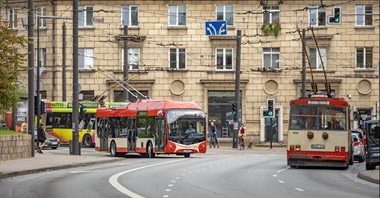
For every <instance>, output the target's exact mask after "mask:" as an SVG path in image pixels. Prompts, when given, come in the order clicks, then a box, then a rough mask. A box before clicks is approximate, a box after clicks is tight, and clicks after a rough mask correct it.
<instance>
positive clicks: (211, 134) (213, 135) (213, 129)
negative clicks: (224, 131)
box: [208, 122, 219, 148]
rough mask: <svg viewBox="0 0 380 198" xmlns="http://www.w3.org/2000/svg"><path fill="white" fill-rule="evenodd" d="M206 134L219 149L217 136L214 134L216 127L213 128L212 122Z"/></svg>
mask: <svg viewBox="0 0 380 198" xmlns="http://www.w3.org/2000/svg"><path fill="white" fill-rule="evenodd" d="M208 132H209V134H210V137H212V138H214V140H215V143H216V146H217V148H219V143H218V135H217V133H216V126H215V124H214V122H211V123H210V126H209V129H208Z"/></svg>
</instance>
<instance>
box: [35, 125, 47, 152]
mask: <svg viewBox="0 0 380 198" xmlns="http://www.w3.org/2000/svg"><path fill="white" fill-rule="evenodd" d="M45 141H46V134H45V129H44V125H43V124H42V123H40V126H39V127H38V129H37V142H38V145H37V152H39V153H41V154H43V152H42V150H41V149H42V148H43V147H44V146H45Z"/></svg>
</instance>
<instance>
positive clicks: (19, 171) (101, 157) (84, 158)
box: [0, 146, 380, 184]
mask: <svg viewBox="0 0 380 198" xmlns="http://www.w3.org/2000/svg"><path fill="white" fill-rule="evenodd" d="M269 150H270V151H271V152H273V153H284V152H286V151H285V148H272V149H269V148H267V147H266V148H265V147H254V148H253V149H245V150H238V149H236V148H235V149H234V148H231V147H227V146H221V147H220V148H212V149H210V151H209V152H208V153H209V154H212V153H215V152H252V151H254V152H258V153H261V152H268V151H269ZM43 152H44V154H39V153H37V152H36V153H35V157H32V158H27V159H19V160H9V161H0V179H4V178H9V177H14V176H17V175H25V174H31V173H36V172H42V171H49V170H58V169H65V168H72V167H79V166H86V165H93V164H100V163H107V162H115V161H120V160H124V159H125V158H123V157H120V158H114V157H111V156H110V155H109V154H108V153H99V152H96V153H95V154H88V153H82V155H69V153H68V151H67V153H65V151H63V152H57V151H55V150H43ZM379 173H380V172H379V167H378V166H377V168H376V169H375V170H369V171H367V170H359V172H358V177H359V178H361V179H364V180H367V181H369V182H373V183H377V184H379Z"/></svg>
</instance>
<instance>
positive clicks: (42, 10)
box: [36, 7, 46, 28]
mask: <svg viewBox="0 0 380 198" xmlns="http://www.w3.org/2000/svg"><path fill="white" fill-rule="evenodd" d="M38 16H46V7H39V8H38V9H37V14H36V25H37V23H38V22H37V20H38ZM40 28H46V19H45V18H41V19H40Z"/></svg>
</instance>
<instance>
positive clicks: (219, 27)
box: [206, 21, 227, 36]
mask: <svg viewBox="0 0 380 198" xmlns="http://www.w3.org/2000/svg"><path fill="white" fill-rule="evenodd" d="M211 35H227V22H226V21H207V22H206V36H211Z"/></svg>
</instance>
